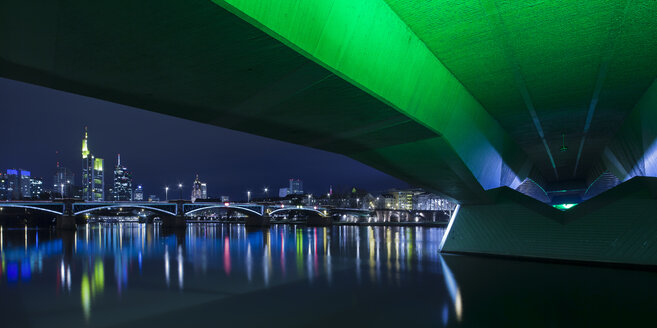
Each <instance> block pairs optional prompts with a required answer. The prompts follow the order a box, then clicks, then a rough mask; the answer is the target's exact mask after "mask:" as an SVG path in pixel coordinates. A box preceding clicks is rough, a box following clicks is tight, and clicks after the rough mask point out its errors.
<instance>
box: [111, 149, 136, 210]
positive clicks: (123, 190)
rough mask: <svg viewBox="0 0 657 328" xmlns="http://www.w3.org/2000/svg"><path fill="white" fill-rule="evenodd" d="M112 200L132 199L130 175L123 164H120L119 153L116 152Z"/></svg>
mask: <svg viewBox="0 0 657 328" xmlns="http://www.w3.org/2000/svg"><path fill="white" fill-rule="evenodd" d="M112 200H113V201H130V200H132V175H131V174H130V172H128V169H127V168H126V167H125V166H122V165H121V154H118V157H117V162H116V167H115V168H114V188H112Z"/></svg>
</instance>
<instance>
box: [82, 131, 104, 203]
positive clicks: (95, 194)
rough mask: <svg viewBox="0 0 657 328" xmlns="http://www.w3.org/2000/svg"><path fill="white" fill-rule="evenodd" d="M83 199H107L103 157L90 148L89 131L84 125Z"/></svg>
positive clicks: (91, 200)
mask: <svg viewBox="0 0 657 328" xmlns="http://www.w3.org/2000/svg"><path fill="white" fill-rule="evenodd" d="M82 199H84V200H86V201H90V202H94V201H95V202H98V201H103V200H105V174H104V170H103V159H102V158H99V157H95V156H94V155H93V154H92V153H91V151H90V150H89V133H88V131H87V127H86V126H85V127H84V139H82Z"/></svg>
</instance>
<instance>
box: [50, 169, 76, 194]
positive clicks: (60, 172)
mask: <svg viewBox="0 0 657 328" xmlns="http://www.w3.org/2000/svg"><path fill="white" fill-rule="evenodd" d="M52 182H53V191H54V192H55V194H59V195H60V196H61V197H64V198H73V184H75V174H74V173H73V172H72V171H71V170H69V169H67V168H65V167H63V166H60V165H59V162H57V169H56V170H55V176H54V177H53V179H52Z"/></svg>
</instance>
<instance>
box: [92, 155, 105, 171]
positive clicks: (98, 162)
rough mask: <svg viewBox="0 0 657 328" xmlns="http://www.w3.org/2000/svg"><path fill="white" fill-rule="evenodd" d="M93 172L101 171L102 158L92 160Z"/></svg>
mask: <svg viewBox="0 0 657 328" xmlns="http://www.w3.org/2000/svg"><path fill="white" fill-rule="evenodd" d="M94 170H96V171H102V170H103V159H102V158H95V159H94Z"/></svg>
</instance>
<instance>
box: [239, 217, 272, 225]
mask: <svg viewBox="0 0 657 328" xmlns="http://www.w3.org/2000/svg"><path fill="white" fill-rule="evenodd" d="M269 221H270V217H269V215H263V216H259V215H249V216H247V217H246V220H244V225H245V226H247V227H268V226H269V223H270V222H269Z"/></svg>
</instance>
